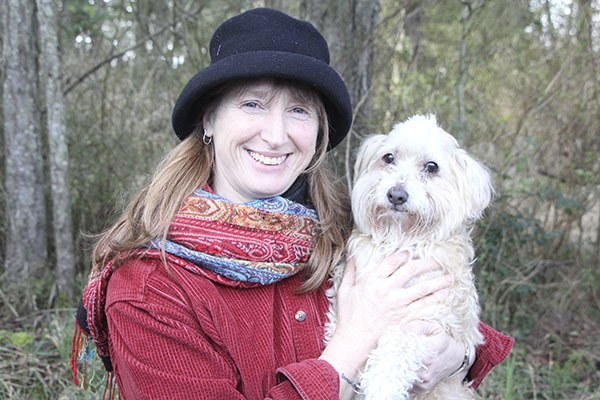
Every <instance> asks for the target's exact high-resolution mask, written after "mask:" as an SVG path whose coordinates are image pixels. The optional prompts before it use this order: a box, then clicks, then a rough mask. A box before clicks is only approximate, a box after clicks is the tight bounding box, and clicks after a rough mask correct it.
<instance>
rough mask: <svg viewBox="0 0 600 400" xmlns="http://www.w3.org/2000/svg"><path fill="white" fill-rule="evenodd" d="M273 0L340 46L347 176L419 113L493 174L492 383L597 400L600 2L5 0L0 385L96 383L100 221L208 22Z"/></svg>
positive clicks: (77, 391)
mask: <svg viewBox="0 0 600 400" xmlns="http://www.w3.org/2000/svg"><path fill="white" fill-rule="evenodd" d="M261 6H268V7H273V8H277V9H280V10H282V11H286V12H288V13H289V14H291V15H293V16H296V17H300V18H304V19H308V20H310V21H311V22H312V23H313V24H314V25H316V26H317V27H318V28H319V29H320V30H321V31H322V32H323V34H324V35H325V36H326V38H327V40H328V42H329V44H330V48H331V53H332V64H333V65H334V66H335V68H336V69H337V70H338V71H340V73H341V74H342V76H343V77H344V79H345V81H346V82H347V84H348V87H349V89H350V92H351V95H352V100H353V105H354V108H355V121H354V126H353V130H352V132H351V134H350V135H349V137H348V138H347V139H346V140H345V141H344V142H343V143H342V145H340V146H339V147H338V148H337V149H336V150H335V152H334V153H333V154H332V156H333V157H332V162H333V164H334V166H335V169H336V171H337V172H338V175H339V178H340V180H341V181H342V182H344V183H346V184H349V182H351V178H352V177H351V174H352V168H351V166H352V163H353V161H354V160H353V157H354V152H355V150H356V148H357V146H358V144H359V143H360V141H361V140H362V138H363V137H365V136H366V135H368V134H369V133H383V132H387V131H389V130H390V129H391V127H392V126H393V124H394V123H395V122H399V121H402V120H404V119H406V118H407V117H409V116H411V115H413V114H415V113H434V114H436V115H437V118H438V121H439V123H440V124H441V126H442V127H444V129H445V130H447V131H449V132H451V133H452V134H454V135H455V136H456V137H457V139H458V140H459V141H460V142H461V143H462V145H463V146H464V147H465V148H466V149H468V150H469V151H470V152H471V153H473V154H474V155H476V156H477V157H478V158H479V159H481V160H482V161H483V162H484V163H485V164H486V165H488V166H489V167H490V169H491V170H492V172H493V175H494V181H495V187H496V190H497V192H498V196H497V198H496V200H495V202H494V204H493V206H492V207H491V208H490V209H489V210H488V212H487V214H486V217H485V219H484V220H483V221H482V222H481V223H480V224H479V226H478V227H477V230H476V232H475V244H476V247H477V253H478V258H477V261H476V263H475V265H474V268H475V272H476V275H477V285H478V289H479V292H480V295H481V305H482V319H483V320H484V321H486V322H487V323H488V324H490V325H492V326H493V327H495V328H496V329H498V330H500V331H503V332H506V333H508V334H510V335H512V336H514V337H515V338H516V340H517V343H516V347H515V349H514V350H513V352H512V354H511V356H510V357H509V359H508V360H507V361H506V362H504V363H503V364H502V365H501V366H499V367H497V368H496V369H495V370H494V371H493V372H492V373H491V374H490V375H489V376H488V377H487V378H486V380H485V381H484V383H483V384H482V386H481V387H480V390H479V392H480V394H481V395H482V398H484V399H600V394H599V393H600V335H599V332H600V307H599V306H600V266H599V256H600V202H599V201H598V200H599V198H600V178H599V175H598V174H599V172H600V160H599V156H598V155H599V154H600V1H599V0H529V1H526V0H378V1H377V0H368V1H366V0H336V1H332V0H330V1H322V0H290V1H282V0H280V1H277V0H272V1H228V0H221V1H209V0H206V1H202V0H166V1H164V0H63V1H54V0H26V1H25V0H0V16H1V17H0V23H1V24H2V34H1V36H0V41H1V42H2V57H1V59H0V62H1V69H0V79H1V80H2V82H3V86H2V88H1V89H0V91H1V92H2V113H1V114H0V120H1V122H2V123H1V124H0V129H1V130H2V131H3V134H2V135H0V147H2V149H3V151H2V152H0V178H1V179H0V182H1V186H0V398H2V399H87V398H89V399H93V398H98V397H99V396H100V397H101V395H102V391H103V388H104V382H103V374H102V372H101V371H100V369H99V368H96V369H95V368H93V366H92V367H91V370H92V372H93V373H91V374H90V379H89V381H88V382H87V385H88V388H87V390H83V389H81V388H79V387H77V386H74V385H73V384H72V383H71V371H70V361H69V356H70V345H71V335H72V330H73V323H74V322H73V314H74V311H75V306H76V304H77V301H78V297H79V295H80V293H81V289H82V287H83V285H84V283H85V280H86V278H87V274H88V273H89V269H90V263H89V254H90V248H91V246H92V244H93V237H92V236H93V234H97V233H99V232H101V231H102V230H103V229H105V228H106V227H108V226H109V225H110V224H111V222H113V221H114V220H115V216H116V213H117V212H118V211H119V210H121V208H122V207H123V204H124V203H126V201H127V200H128V199H129V198H131V196H132V195H133V194H134V193H136V191H137V190H139V189H140V187H141V185H142V184H143V183H144V182H145V181H146V180H147V179H148V177H149V175H150V174H151V172H152V170H153V168H154V166H155V165H156V163H157V161H158V160H160V159H161V157H162V156H163V155H164V154H165V152H166V151H167V150H169V149H170V148H172V147H173V146H174V145H175V144H176V143H177V140H176V138H175V135H174V134H173V131H172V129H171V125H170V114H171V109H172V106H173V104H174V101H175V99H176V97H177V95H178V94H179V92H180V91H181V89H182V88H183V86H184V85H185V83H186V82H187V81H188V79H189V78H190V77H191V76H192V75H193V74H194V73H196V72H197V71H198V70H199V69H201V68H203V67H205V66H206V65H207V64H208V63H209V55H208V42H209V40H210V35H211V34H212V32H213V31H214V29H215V28H216V27H217V26H218V25H219V24H220V23H221V22H222V21H223V20H225V19H226V18H228V17H230V16H233V15H236V14H238V13H240V12H241V11H244V10H247V9H250V8H254V7H261ZM94 371H95V372H94Z"/></svg>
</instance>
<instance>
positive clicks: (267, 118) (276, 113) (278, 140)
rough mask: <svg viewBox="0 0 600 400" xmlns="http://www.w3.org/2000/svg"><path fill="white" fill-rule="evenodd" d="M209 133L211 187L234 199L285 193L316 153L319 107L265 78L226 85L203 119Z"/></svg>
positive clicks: (235, 200) (239, 200)
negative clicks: (234, 86)
mask: <svg viewBox="0 0 600 400" xmlns="http://www.w3.org/2000/svg"><path fill="white" fill-rule="evenodd" d="M203 124H204V128H205V129H206V134H207V135H208V136H212V138H213V146H214V154H215V164H214V170H213V181H212V189H213V190H214V191H215V193H217V194H218V195H220V196H223V197H225V198H227V199H229V200H231V201H234V202H246V201H249V200H252V199H259V198H266V197H272V196H275V195H280V194H282V193H284V192H285V191H286V190H287V189H288V188H289V187H290V186H291V185H292V183H294V181H295V180H296V178H297V177H298V176H299V175H300V174H301V173H302V172H303V171H304V170H305V169H306V167H307V166H308V165H309V163H310V161H311V160H312V158H313V156H314V154H315V148H316V144H317V136H318V131H319V116H318V108H317V105H315V104H307V103H306V102H303V101H302V100H300V99H299V96H294V95H293V92H292V89H290V88H288V87H276V86H275V85H274V84H273V83H271V82H268V81H264V82H262V81H259V82H255V83H250V84H248V85H245V86H244V89H243V90H239V89H238V90H235V89H233V90H229V91H228V92H227V93H226V94H225V95H224V97H223V98H222V99H221V101H220V102H219V103H218V105H217V107H216V108H215V109H214V111H213V112H211V113H210V114H208V115H207V116H205V118H204V120H203Z"/></svg>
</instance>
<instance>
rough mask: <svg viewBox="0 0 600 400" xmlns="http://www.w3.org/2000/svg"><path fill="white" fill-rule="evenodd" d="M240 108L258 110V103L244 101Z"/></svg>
mask: <svg viewBox="0 0 600 400" xmlns="http://www.w3.org/2000/svg"><path fill="white" fill-rule="evenodd" d="M242 106H244V107H248V108H258V103H257V102H256V101H246V102H244V103H243V104H242Z"/></svg>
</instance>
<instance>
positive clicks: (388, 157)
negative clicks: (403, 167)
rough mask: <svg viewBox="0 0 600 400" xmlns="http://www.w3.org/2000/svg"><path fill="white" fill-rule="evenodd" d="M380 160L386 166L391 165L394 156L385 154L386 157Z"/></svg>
mask: <svg viewBox="0 0 600 400" xmlns="http://www.w3.org/2000/svg"><path fill="white" fill-rule="evenodd" d="M381 159H382V160H383V161H384V162H385V163H386V164H391V163H393V162H394V155H393V154H392V153H387V154H386V155H384V156H383V157H381Z"/></svg>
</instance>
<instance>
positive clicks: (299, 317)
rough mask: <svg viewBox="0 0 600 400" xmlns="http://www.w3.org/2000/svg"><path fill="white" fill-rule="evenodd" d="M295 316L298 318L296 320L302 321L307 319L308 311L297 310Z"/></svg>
mask: <svg viewBox="0 0 600 400" xmlns="http://www.w3.org/2000/svg"><path fill="white" fill-rule="evenodd" d="M294 318H296V321H298V322H302V321H304V320H305V319H306V313H305V312H304V311H302V310H299V311H298V312H296V315H295V316H294Z"/></svg>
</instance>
